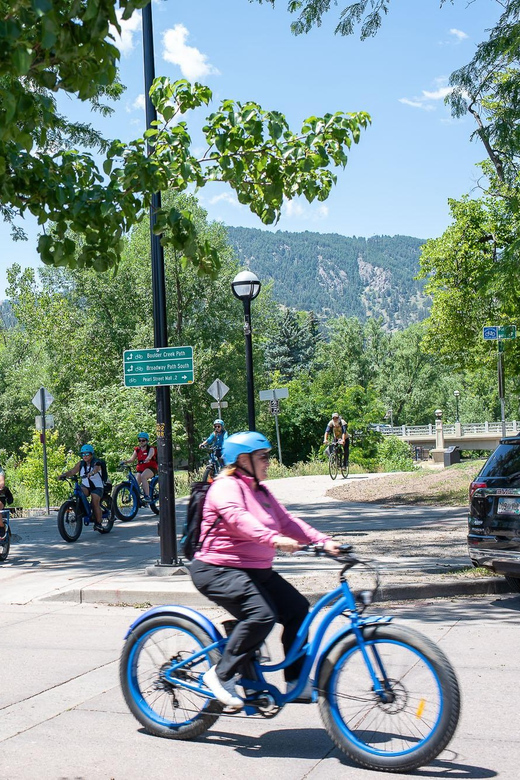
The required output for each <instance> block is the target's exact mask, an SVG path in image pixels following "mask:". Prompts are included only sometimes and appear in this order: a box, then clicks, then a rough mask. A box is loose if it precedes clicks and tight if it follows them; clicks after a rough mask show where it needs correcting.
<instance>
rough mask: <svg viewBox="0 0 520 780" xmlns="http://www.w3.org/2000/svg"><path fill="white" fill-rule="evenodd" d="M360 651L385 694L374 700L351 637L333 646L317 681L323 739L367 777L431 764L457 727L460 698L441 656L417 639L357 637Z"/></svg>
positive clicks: (392, 633) (390, 628)
mask: <svg viewBox="0 0 520 780" xmlns="http://www.w3.org/2000/svg"><path fill="white" fill-rule="evenodd" d="M363 635H364V638H365V650H366V652H367V654H368V658H369V659H370V662H371V664H372V668H373V670H374V672H375V674H376V676H377V678H378V680H379V684H380V686H381V687H382V689H383V692H382V693H379V694H378V693H377V692H376V690H375V686H374V681H373V679H372V676H371V674H370V673H369V670H368V667H367V663H366V661H365V659H364V657H363V653H362V651H361V648H360V647H359V645H358V643H357V640H356V638H355V637H354V636H349V637H347V638H344V639H339V640H338V641H337V642H336V643H335V644H334V645H333V647H332V648H331V650H330V651H329V653H328V656H327V658H326V659H325V661H324V663H323V666H322V670H321V673H320V680H319V706H320V714H321V717H322V720H323V723H324V725H325V728H326V729H327V731H328V733H329V735H330V736H331V738H332V739H333V741H334V742H335V744H336V745H337V747H338V748H339V749H340V750H342V751H343V752H344V753H345V754H346V755H347V756H348V757H349V758H351V759H352V760H353V761H355V762H356V763H357V764H359V765H360V766H362V767H365V768H367V769H376V770H385V771H387V772H410V771H412V770H413V769H417V767H420V766H424V765H425V764H428V763H430V761H432V760H433V759H434V758H435V757H436V756H437V755H438V754H439V753H440V752H441V751H442V750H443V749H444V748H445V747H446V745H447V744H448V742H449V741H450V739H451V738H452V736H453V734H454V732H455V729H456V727H457V723H458V719H459V712H460V693H459V686H458V683H457V678H456V676H455V672H454V671H453V668H452V666H451V664H450V662H449V661H448V659H447V658H446V656H445V655H444V653H443V652H442V651H441V650H440V649H439V648H438V647H437V646H436V645H435V644H434V643H433V642H431V641H430V640H429V639H427V638H426V637H424V636H422V634H420V633H418V632H417V631H413V630H411V629H409V628H403V627H401V626H394V625H378V626H368V627H365V628H364V629H363Z"/></svg>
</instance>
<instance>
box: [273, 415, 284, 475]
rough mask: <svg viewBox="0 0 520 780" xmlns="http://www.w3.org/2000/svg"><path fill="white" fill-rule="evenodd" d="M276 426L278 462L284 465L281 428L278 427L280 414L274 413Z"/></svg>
mask: <svg viewBox="0 0 520 780" xmlns="http://www.w3.org/2000/svg"><path fill="white" fill-rule="evenodd" d="M274 424H275V425H276V441H277V443H278V462H279V464H280V466H281V465H282V445H281V444H280V427H279V425H278V412H275V413H274Z"/></svg>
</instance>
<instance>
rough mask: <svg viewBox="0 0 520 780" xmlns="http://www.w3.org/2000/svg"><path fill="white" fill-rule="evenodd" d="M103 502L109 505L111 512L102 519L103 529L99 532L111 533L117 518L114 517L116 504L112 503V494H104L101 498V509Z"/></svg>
mask: <svg viewBox="0 0 520 780" xmlns="http://www.w3.org/2000/svg"><path fill="white" fill-rule="evenodd" d="M103 504H105V506H106V507H107V509H108V510H109V512H110V514H109V516H108V517H107V518H104V519H103V521H102V526H103V530H102V531H100V532H99V533H102V534H109V533H110V531H111V530H112V528H113V527H114V523H115V520H116V518H115V517H114V505H113V503H112V496H103V497H102V499H101V511H103Z"/></svg>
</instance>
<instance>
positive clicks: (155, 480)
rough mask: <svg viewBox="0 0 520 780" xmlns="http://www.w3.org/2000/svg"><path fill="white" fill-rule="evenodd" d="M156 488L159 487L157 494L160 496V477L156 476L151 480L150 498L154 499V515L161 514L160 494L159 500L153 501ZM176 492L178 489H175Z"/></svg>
mask: <svg viewBox="0 0 520 780" xmlns="http://www.w3.org/2000/svg"><path fill="white" fill-rule="evenodd" d="M155 488H157V495H158V496H159V479H158V477H154V478H153V479H152V480H150V498H151V499H152V500H151V501H150V509H151V510H152V512H153V513H154V515H158V514H159V501H160V496H159V500H158V501H153V496H154V493H155ZM175 492H177V489H176V490H175Z"/></svg>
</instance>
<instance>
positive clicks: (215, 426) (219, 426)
mask: <svg viewBox="0 0 520 780" xmlns="http://www.w3.org/2000/svg"><path fill="white" fill-rule="evenodd" d="M213 427H214V428H222V426H221V425H214V426H213Z"/></svg>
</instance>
